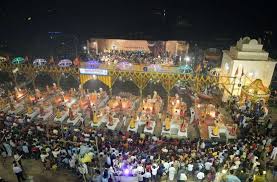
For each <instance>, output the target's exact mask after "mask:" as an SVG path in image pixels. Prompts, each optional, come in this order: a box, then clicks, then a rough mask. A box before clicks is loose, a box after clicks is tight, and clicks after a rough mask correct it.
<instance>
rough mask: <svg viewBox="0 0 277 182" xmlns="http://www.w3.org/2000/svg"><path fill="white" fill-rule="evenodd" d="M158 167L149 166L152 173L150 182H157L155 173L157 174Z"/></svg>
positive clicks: (154, 165)
mask: <svg viewBox="0 0 277 182" xmlns="http://www.w3.org/2000/svg"><path fill="white" fill-rule="evenodd" d="M158 169H159V166H157V165H156V164H153V165H152V166H151V171H152V181H157V172H158Z"/></svg>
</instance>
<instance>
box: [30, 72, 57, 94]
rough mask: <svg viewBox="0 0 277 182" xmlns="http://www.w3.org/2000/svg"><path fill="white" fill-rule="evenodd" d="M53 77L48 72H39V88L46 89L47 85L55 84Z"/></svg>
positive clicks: (37, 83) (36, 80) (37, 81)
mask: <svg viewBox="0 0 277 182" xmlns="http://www.w3.org/2000/svg"><path fill="white" fill-rule="evenodd" d="M53 83H55V82H54V80H53V78H52V77H51V76H50V75H48V74H47V73H39V74H38V75H37V76H36V78H35V85H36V87H37V88H39V89H42V90H43V89H46V86H47V85H48V86H49V85H53Z"/></svg>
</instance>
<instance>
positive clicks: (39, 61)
mask: <svg viewBox="0 0 277 182" xmlns="http://www.w3.org/2000/svg"><path fill="white" fill-rule="evenodd" d="M46 64H47V61H46V60H45V59H41V58H38V59H35V60H34V61H33V65H34V66H44V65H46Z"/></svg>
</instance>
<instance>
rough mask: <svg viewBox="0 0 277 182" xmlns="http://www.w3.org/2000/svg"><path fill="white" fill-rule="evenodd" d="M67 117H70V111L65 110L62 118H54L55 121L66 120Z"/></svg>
mask: <svg viewBox="0 0 277 182" xmlns="http://www.w3.org/2000/svg"><path fill="white" fill-rule="evenodd" d="M66 118H68V112H66V111H64V112H63V113H62V117H60V118H57V117H55V118H54V121H55V122H64V120H65V119H66Z"/></svg>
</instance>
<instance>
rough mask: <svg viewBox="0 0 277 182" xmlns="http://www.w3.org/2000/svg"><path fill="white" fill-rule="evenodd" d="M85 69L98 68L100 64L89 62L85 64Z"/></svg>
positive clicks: (95, 61) (94, 61)
mask: <svg viewBox="0 0 277 182" xmlns="http://www.w3.org/2000/svg"><path fill="white" fill-rule="evenodd" d="M85 64H86V67H89V68H98V67H99V66H100V62H99V61H97V60H91V59H90V60H89V61H88V62H86V63H85Z"/></svg>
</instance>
